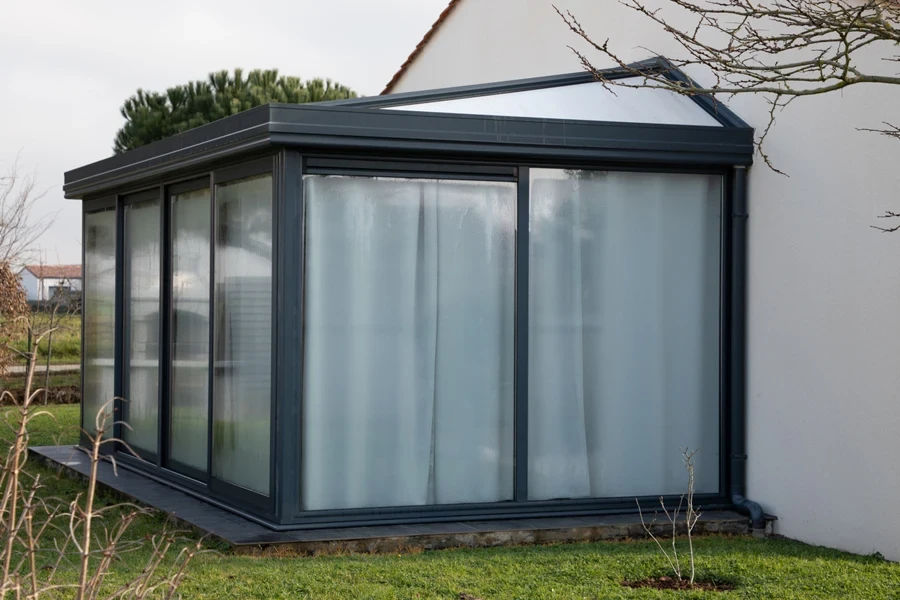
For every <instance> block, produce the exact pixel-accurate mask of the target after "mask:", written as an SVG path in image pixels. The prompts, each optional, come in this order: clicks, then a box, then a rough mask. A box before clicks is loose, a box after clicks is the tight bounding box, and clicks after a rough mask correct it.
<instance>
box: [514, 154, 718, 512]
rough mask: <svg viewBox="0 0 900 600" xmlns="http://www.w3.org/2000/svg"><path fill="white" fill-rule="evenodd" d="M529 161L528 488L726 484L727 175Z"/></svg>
mask: <svg viewBox="0 0 900 600" xmlns="http://www.w3.org/2000/svg"><path fill="white" fill-rule="evenodd" d="M531 173H532V181H531V224H530V241H531V249H530V278H529V288H530V299H529V308H530V320H529V347H530V348H529V387H528V390H529V443H528V452H529V454H528V460H529V474H528V485H529V498H530V499H532V500H542V499H550V498H578V497H588V496H591V497H620V496H640V495H659V494H678V493H682V492H683V491H684V489H685V486H686V474H685V471H684V469H683V467H682V464H681V455H680V452H679V448H681V447H684V446H689V447H691V448H700V452H699V453H698V455H697V486H696V489H697V491H698V492H714V491H716V490H717V487H718V439H719V438H718V419H719V410H718V397H719V396H718V381H719V368H718V367H719V365H718V360H719V358H718V357H719V339H718V332H719V263H720V261H719V247H720V242H719V235H720V214H719V213H720V209H719V206H720V199H721V193H722V190H721V186H722V181H721V178H720V177H717V176H706V175H682V174H651V173H612V172H599V171H596V172H591V171H561V170H542V169H535V170H532V172H531Z"/></svg>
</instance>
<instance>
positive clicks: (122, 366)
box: [104, 196, 129, 446]
mask: <svg viewBox="0 0 900 600" xmlns="http://www.w3.org/2000/svg"><path fill="white" fill-rule="evenodd" d="M125 242H126V240H125V203H124V200H123V198H122V196H116V316H115V321H116V325H115V332H116V334H117V335H116V336H115V342H114V345H115V355H116V356H115V363H116V367H115V374H114V376H113V389H114V390H115V392H114V394H115V399H114V400H113V419H114V421H115V423H116V424H115V425H113V436H114V437H115V438H116V439H117V440H123V439H124V438H123V431H124V427H123V425H122V421H124V420H125V401H124V397H125V390H126V386H127V385H128V378H127V375H126V370H127V365H126V362H127V360H128V357H127V347H128V339H129V332H128V331H127V330H126V327H125V301H126V300H127V294H126V292H125V285H126V283H127V279H126V277H125ZM104 402H108V400H107V401H104ZM116 446H118V444H116Z"/></svg>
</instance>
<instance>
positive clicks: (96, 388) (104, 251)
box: [81, 209, 116, 433]
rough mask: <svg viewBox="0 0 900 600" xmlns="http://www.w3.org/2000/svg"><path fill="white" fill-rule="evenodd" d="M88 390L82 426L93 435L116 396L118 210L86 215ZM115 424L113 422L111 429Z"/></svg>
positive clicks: (84, 400)
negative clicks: (100, 416)
mask: <svg viewBox="0 0 900 600" xmlns="http://www.w3.org/2000/svg"><path fill="white" fill-rule="evenodd" d="M83 293H84V314H83V315H82V317H83V319H84V357H83V362H84V389H83V393H82V400H81V402H82V404H81V409H82V427H83V428H84V430H85V431H88V432H91V433H93V432H94V431H95V427H96V422H97V421H96V419H97V413H98V412H99V411H100V409H101V408H102V407H103V406H104V405H105V404H106V403H107V402H110V404H109V406H107V407H106V410H107V411H109V412H112V408H113V407H112V404H111V401H112V399H113V396H114V395H115V392H114V389H113V384H114V383H113V378H114V376H115V330H116V211H115V209H109V210H104V211H101V212H95V213H90V214H87V215H85V216H84V292H83ZM111 425H112V420H110V422H109V423H108V426H111Z"/></svg>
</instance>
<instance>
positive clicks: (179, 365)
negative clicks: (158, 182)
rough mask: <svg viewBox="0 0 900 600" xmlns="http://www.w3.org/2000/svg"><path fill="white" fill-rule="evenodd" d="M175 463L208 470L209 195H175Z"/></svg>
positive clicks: (172, 440)
mask: <svg viewBox="0 0 900 600" xmlns="http://www.w3.org/2000/svg"><path fill="white" fill-rule="evenodd" d="M171 210H172V213H171V215H172V395H171V413H170V423H169V431H170V435H169V458H170V459H172V460H175V461H178V462H179V463H182V464H184V465H187V466H189V467H193V468H195V469H198V470H200V471H204V472H205V471H206V463H207V451H206V450H207V441H208V439H209V435H208V427H209V272H210V264H209V244H210V240H209V236H210V225H209V211H210V206H209V190H208V189H207V190H197V191H193V192H186V193H184V194H179V195H176V196H172V208H171Z"/></svg>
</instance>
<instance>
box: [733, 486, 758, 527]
mask: <svg viewBox="0 0 900 600" xmlns="http://www.w3.org/2000/svg"><path fill="white" fill-rule="evenodd" d="M731 502H732V504H734V507H735V508H736V509H737V511H738V512H739V513H741V514H744V515H747V516H748V517H750V529H751V532H752V533H753V534H754V535H765V531H766V514H765V513H764V512H763V509H762V506H760V505H759V503H758V502H754V501H753V500H749V499H748V498H745V497H744V496H742V495H740V494H735V495H733V496H732V497H731Z"/></svg>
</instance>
